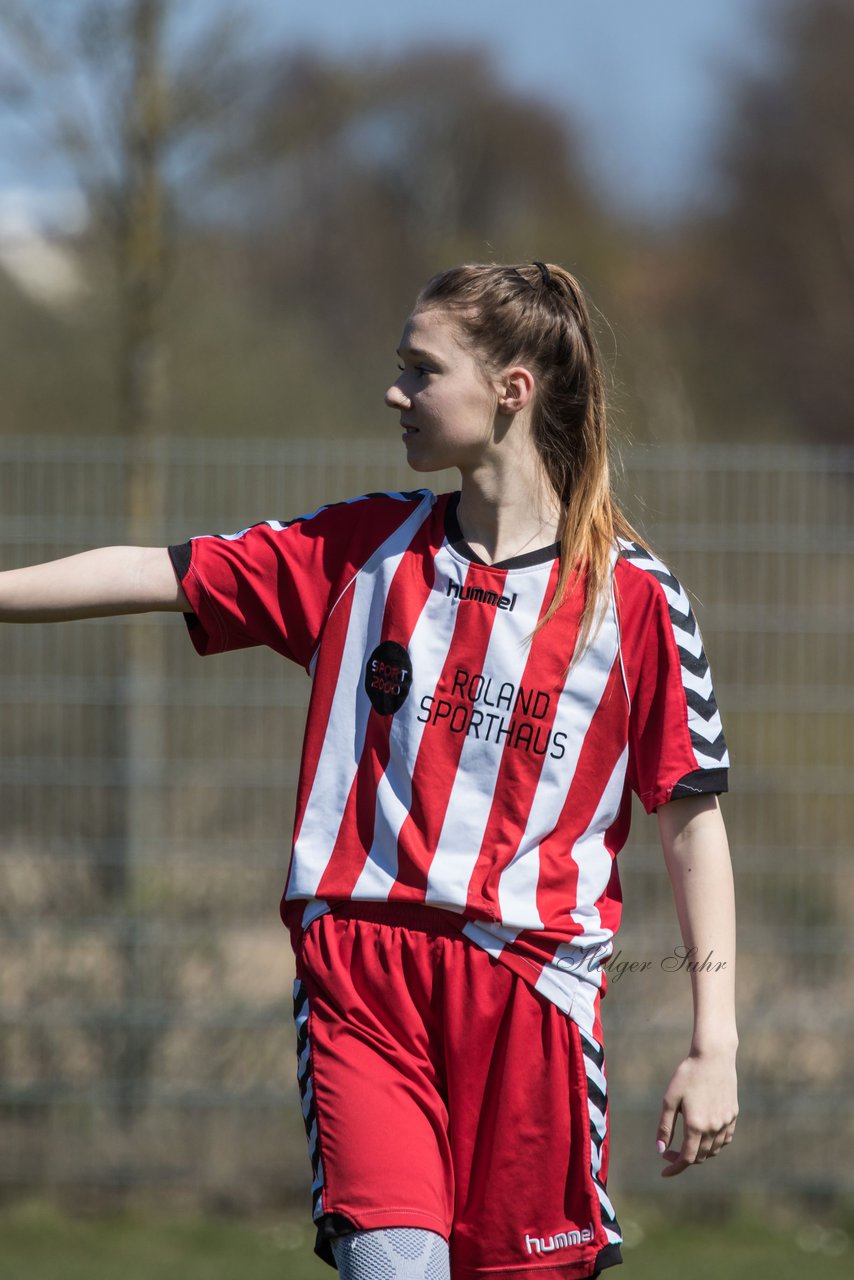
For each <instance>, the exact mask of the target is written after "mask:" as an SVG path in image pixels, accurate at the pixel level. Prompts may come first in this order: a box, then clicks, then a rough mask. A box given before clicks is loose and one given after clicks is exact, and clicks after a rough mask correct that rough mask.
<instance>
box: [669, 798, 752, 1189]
mask: <svg viewBox="0 0 854 1280" xmlns="http://www.w3.org/2000/svg"><path fill="white" fill-rule="evenodd" d="M658 825H659V834H660V836H661V845H662V849H663V851H664V859H665V863H666V865H667V870H668V873H669V875H670V883H671V885H672V886H673V896H674V898H675V900H676V913H677V915H678V917H679V925H680V928H681V931H682V941H683V942H684V944H685V949H686V952H687V959H686V967H690V964H691V962H693V967H691V968H690V972H691V985H692V991H693V996H694V1033H693V1036H692V1039H691V1048H690V1051H689V1053H688V1056H687V1057H686V1058H685V1059H684V1060H683V1061H682V1062H681V1063H680V1065H679V1066H678V1067H677V1069H676V1071H675V1072H674V1074H673V1076H672V1078H671V1080H670V1083H669V1084H668V1086H667V1090H666V1092H665V1095H664V1102H663V1105H662V1110H661V1119H660V1122H659V1126H658V1134H657V1138H658V1149H659V1152H660V1153H661V1154H662V1155H663V1157H664V1159H665V1160H666V1161H667V1162H668V1165H667V1168H665V1169H664V1170H662V1176H663V1177H669V1176H672V1175H673V1174H677V1173H681V1172H682V1171H683V1170H684V1169H686V1168H687V1167H688V1165H690V1164H699V1163H701V1162H702V1161H703V1160H705V1159H706V1158H707V1157H708V1156H715V1155H717V1154H718V1152H719V1151H720V1150H721V1148H722V1147H724V1146H726V1145H727V1143H729V1142H731V1141H732V1136H733V1132H734V1130H735V1122H736V1116H737V1115H738V1101H737V1092H736V1073H735V1055H736V1049H737V1047H738V1035H737V1032H736V1025H735V895H734V892H733V880H732V865H731V862H730V856H729V845H728V843H727V836H726V830H725V828H724V823H723V817H722V815H721V811H720V805H719V803H718V798H717V796H715V795H702V796H691V797H690V798H686V799H682V800H672V801H671V802H670V803H669V804H664V805H661V806H660V807H659V809H658ZM680 1114H681V1116H682V1146H681V1148H680V1150H678V1151H671V1150H667V1148H668V1147H669V1145H670V1143H671V1141H672V1140H673V1135H674V1130H675V1124H676V1117H677V1115H680Z"/></svg>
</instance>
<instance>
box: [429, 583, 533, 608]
mask: <svg viewBox="0 0 854 1280" xmlns="http://www.w3.org/2000/svg"><path fill="white" fill-rule="evenodd" d="M445 595H446V596H450V597H451V598H452V600H453V602H454V604H462V602H463V600H470V601H471V602H472V604H485V605H488V606H489V608H490V609H506V610H507V612H508V613H512V612H513V609H514V608H515V605H516V592H515V591H514V592H513V595H512V596H500V595H499V594H498V592H497V591H484V589H483V587H461V586H459V585H458V583H456V582H448V590H447V591H446V592H445Z"/></svg>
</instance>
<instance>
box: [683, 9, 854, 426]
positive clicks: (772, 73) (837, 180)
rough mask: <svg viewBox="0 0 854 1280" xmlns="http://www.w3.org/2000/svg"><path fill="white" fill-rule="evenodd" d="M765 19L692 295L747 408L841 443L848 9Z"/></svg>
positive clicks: (849, 165)
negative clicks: (766, 51)
mask: <svg viewBox="0 0 854 1280" xmlns="http://www.w3.org/2000/svg"><path fill="white" fill-rule="evenodd" d="M767 24H768V38H769V42H770V45H771V48H772V51H773V56H772V57H771V59H770V60H769V63H768V66H767V67H766V68H765V69H764V70H763V71H761V72H754V73H752V74H747V75H745V74H743V73H742V74H740V75H739V76H738V77H737V78H736V80H735V82H734V84H733V91H732V93H731V95H730V100H731V111H730V118H729V124H728V128H727V130H726V132H725V135H724V137H723V140H722V145H721V163H720V176H721V205H722V209H721V213H720V215H719V217H718V219H717V220H716V222H715V224H714V225H713V226H712V227H711V229H710V234H709V235H708V237H707V238H706V243H705V253H706V259H705V272H706V283H705V288H704V289H703V290H702V291H701V292H700V293H699V294H698V299H699V301H700V305H701V306H702V307H704V308H708V315H709V318H710V321H711V323H712V324H713V326H714V329H715V331H716V338H715V343H716V345H719V347H720V349H721V350H722V352H723V351H726V352H728V353H729V354H728V359H729V360H731V361H732V367H733V369H734V370H740V371H739V372H736V373H735V382H734V386H739V385H741V386H743V387H744V388H745V390H746V392H747V404H748V406H749V407H750V408H752V409H754V410H756V411H758V412H759V413H760V414H761V413H762V412H763V411H764V412H768V411H769V410H770V412H772V413H773V414H774V415H775V417H776V418H777V420H778V422H779V423H781V424H790V425H791V427H792V429H793V430H794V431H796V432H797V433H798V434H802V435H804V436H806V437H807V438H809V439H811V440H824V441H828V442H838V443H842V442H846V443H848V442H850V441H851V440H852V439H854V425H853V424H852V414H851V405H852V403H854V371H852V361H851V351H852V350H854V80H852V77H851V70H850V51H851V48H852V46H854V7H852V5H851V4H850V3H849V0H809V3H804V2H803V0H797V2H795V0H786V3H784V4H775V5H770V4H769V5H768V6H767ZM745 356H746V357H747V360H748V361H749V362H750V365H751V366H752V367H751V368H750V369H748V368H747V367H746V365H745ZM733 407H734V408H735V409H736V411H738V409H739V406H738V405H737V404H736V405H734V406H733Z"/></svg>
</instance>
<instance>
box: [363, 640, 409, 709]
mask: <svg viewBox="0 0 854 1280" xmlns="http://www.w3.org/2000/svg"><path fill="white" fill-rule="evenodd" d="M411 685H412V662H411V661H410V658H409V654H408V653H407V652H406V650H405V649H404V647H403V645H402V644H398V643H397V641H396V640H383V642H382V644H378V645H377V647H376V649H374V651H373V653H372V654H371V656H370V658H368V665H367V666H366V667H365V691H366V692H367V695H368V697H369V698H370V700H371V706H372V707H373V708H374V710H375V711H378V712H379V713H380V715H381V716H393V715H394V713H395V711H399V710H400V708H401V707H402V706H403V704H404V702H405V701H406V699H407V696H408V694H409V690H410V687H411Z"/></svg>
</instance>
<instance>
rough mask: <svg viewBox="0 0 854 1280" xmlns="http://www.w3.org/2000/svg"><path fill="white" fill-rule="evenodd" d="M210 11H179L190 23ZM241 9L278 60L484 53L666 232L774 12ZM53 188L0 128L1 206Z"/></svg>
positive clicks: (738, 5) (455, 2)
mask: <svg viewBox="0 0 854 1280" xmlns="http://www.w3.org/2000/svg"><path fill="white" fill-rule="evenodd" d="M207 3H209V0H182V4H185V5H187V9H186V12H188V13H191V12H192V11H193V8H194V7H195V10H196V11H197V12H204V10H205V8H206V7H207ZM244 3H245V5H246V7H247V8H248V9H249V10H251V11H253V16H254V17H255V18H256V21H257V23H258V27H259V31H260V32H261V33H262V36H263V39H264V41H265V43H270V44H272V43H280V44H281V45H282V46H283V47H287V46H293V45H301V44H308V45H311V46H314V47H316V48H319V49H321V50H324V51H326V52H327V53H329V54H333V55H336V56H346V55H348V54H353V55H358V56H359V57H364V56H370V55H371V54H372V53H373V54H376V55H378V56H381V55H387V54H394V53H400V52H405V51H406V50H407V49H416V48H418V47H419V46H420V45H424V44H429V45H436V44H443V43H464V44H479V45H483V46H485V47H486V48H487V49H489V50H490V51H491V52H492V54H493V57H494V59H495V62H496V64H497V66H498V68H499V70H500V72H501V74H502V76H503V78H504V79H505V80H506V81H507V82H508V83H509V84H510V85H512V86H513V87H515V88H517V89H519V90H520V91H521V92H523V93H526V94H532V95H535V96H538V97H541V98H544V99H545V100H547V101H550V102H552V103H553V104H554V105H555V106H557V107H558V108H559V109H561V110H565V111H566V112H567V113H569V115H570V117H571V119H572V121H573V122H574V125H575V129H576V133H577V135H578V137H579V139H580V142H581V143H582V148H583V154H584V156H585V157H586V161H587V167H588V172H589V173H590V174H591V177H592V179H593V181H594V182H595V184H596V185H597V186H598V187H599V189H600V191H601V193H602V194H603V196H604V197H605V198H606V199H607V200H609V201H610V202H611V203H612V204H613V206H614V207H615V208H617V209H619V210H621V211H625V212H626V213H629V214H633V215H635V216H640V217H644V218H648V219H650V220H660V219H667V218H670V217H673V216H678V215H679V214H680V213H681V212H687V211H690V209H691V208H692V207H694V206H696V205H698V204H702V203H703V202H704V201H705V200H706V198H707V197H708V196H709V195H710V194H711V179H710V171H711V170H710V164H709V157H710V154H711V148H712V146H713V143H714V138H715V131H716V129H717V128H718V127H719V124H720V121H721V118H722V114H723V112H725V111H726V108H727V76H726V70H727V68H739V67H757V66H761V65H762V64H763V61H764V60H765V59H766V58H767V57H768V51H767V48H766V45H765V42H764V41H763V39H762V36H761V22H760V14H761V12H762V9H763V8H764V7H765V6H766V5H768V4H769V3H780V0H512V2H511V0H429V3H427V4H425V5H423V6H421V5H419V6H417V7H416V6H413V5H411V4H404V3H399V4H397V5H390V4H387V3H382V0H321V2H320V3H313V4H293V3H288V2H287V0H244ZM59 182H60V179H59V177H58V175H57V173H56V172H54V173H51V172H49V171H46V169H45V166H44V163H43V161H42V160H41V158H40V157H39V156H38V154H34V155H33V156H32V157H31V158H29V159H27V158H24V157H21V156H20V155H18V156H17V157H16V158H15V159H14V160H13V159H12V158H11V157H10V156H9V155H8V154H7V153H6V152H5V150H4V147H3V144H2V129H0V204H2V202H3V201H4V200H5V203H6V205H7V206H9V204H10V201H12V202H14V200H16V199H17V200H18V201H19V202H20V200H21V196H20V195H17V196H16V195H15V192H16V191H18V192H20V190H21V189H24V191H29V192H32V191H34V190H35V191H36V192H37V191H38V189H41V190H42V192H43V193H44V194H45V195H47V194H48V191H47V189H48V188H51V187H53V188H56V187H57V185H58V183H59ZM4 193H5V195H4ZM33 199H34V200H37V195H34V196H33ZM54 207H55V206H54Z"/></svg>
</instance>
